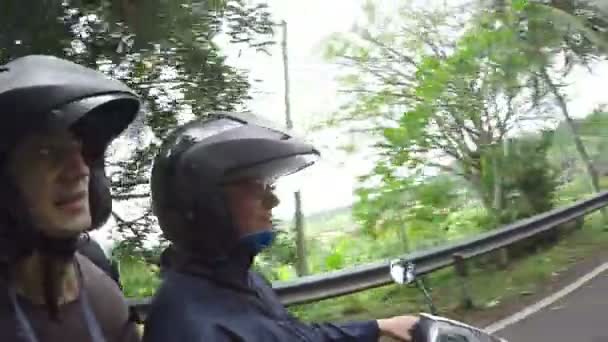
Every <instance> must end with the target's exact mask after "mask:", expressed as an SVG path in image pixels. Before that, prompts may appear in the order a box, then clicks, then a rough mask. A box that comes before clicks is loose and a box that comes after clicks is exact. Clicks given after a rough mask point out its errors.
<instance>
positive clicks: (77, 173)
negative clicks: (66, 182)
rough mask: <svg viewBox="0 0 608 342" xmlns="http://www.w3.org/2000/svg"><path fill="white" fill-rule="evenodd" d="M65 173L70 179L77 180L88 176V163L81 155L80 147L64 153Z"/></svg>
mask: <svg viewBox="0 0 608 342" xmlns="http://www.w3.org/2000/svg"><path fill="white" fill-rule="evenodd" d="M64 165H65V175H66V178H68V179H70V180H78V179H81V178H84V177H88V176H89V171H90V170H89V165H88V164H87V163H86V161H85V159H84V156H83V155H82V149H74V150H72V151H70V153H69V154H68V155H66V159H65V164H64Z"/></svg>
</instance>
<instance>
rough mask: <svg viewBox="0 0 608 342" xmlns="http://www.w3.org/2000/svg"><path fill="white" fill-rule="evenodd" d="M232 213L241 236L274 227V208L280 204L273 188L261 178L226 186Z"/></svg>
mask: <svg viewBox="0 0 608 342" xmlns="http://www.w3.org/2000/svg"><path fill="white" fill-rule="evenodd" d="M226 194H227V196H228V202H229V206H230V210H231V213H232V215H233V217H234V219H235V223H236V225H237V227H238V229H239V233H240V234H241V236H244V235H248V234H251V233H256V232H259V231H263V230H267V229H269V228H270V227H272V209H273V208H274V207H276V206H277V205H278V204H279V199H278V198H277V197H276V196H275V194H274V193H273V188H272V187H271V186H270V185H268V184H266V183H264V182H263V181H259V180H246V181H241V182H238V183H233V184H230V185H227V186H226Z"/></svg>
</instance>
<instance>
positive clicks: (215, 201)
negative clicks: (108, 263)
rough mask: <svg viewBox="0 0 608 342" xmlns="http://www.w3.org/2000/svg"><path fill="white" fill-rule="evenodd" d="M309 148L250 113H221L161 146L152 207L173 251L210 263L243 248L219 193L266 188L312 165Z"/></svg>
mask: <svg viewBox="0 0 608 342" xmlns="http://www.w3.org/2000/svg"><path fill="white" fill-rule="evenodd" d="M319 156H320V153H319V151H318V150H317V149H315V148H314V147H313V146H312V145H310V144H308V143H306V142H304V141H302V140H300V139H298V138H295V137H294V136H293V135H292V134H290V133H288V132H286V131H283V130H280V129H278V128H275V127H274V125H273V124H271V123H269V122H268V121H265V120H263V119H261V118H260V117H259V116H256V115H254V114H252V113H227V112H216V113H211V114H209V115H208V116H206V117H204V118H201V119H197V120H194V121H192V122H189V123H188V124H186V125H183V126H181V127H179V128H177V129H176V130H175V131H173V132H172V133H171V134H170V135H169V137H168V138H167V139H166V140H165V141H164V143H163V145H162V146H161V149H160V151H159V154H158V155H157V157H156V159H155V161H154V166H153V168H152V179H151V192H152V208H153V211H154V213H155V215H156V216H157V218H158V221H159V224H160V228H161V230H162V232H163V235H164V236H165V237H166V238H167V239H168V240H169V241H171V242H172V243H173V245H174V247H175V248H176V250H181V251H186V252H187V253H190V254H194V255H195V256H196V258H198V259H201V260H208V261H212V260H214V259H218V258H222V257H225V256H226V253H229V252H230V251H231V250H232V249H233V248H234V247H236V245H237V243H238V235H237V230H236V227H235V226H234V223H233V221H232V218H231V217H232V215H231V213H230V212H229V208H228V204H227V201H226V198H225V194H224V191H223V189H222V186H223V185H225V184H228V183H231V182H236V181H239V180H244V179H263V180H267V181H269V182H272V181H273V180H276V179H277V178H279V177H282V176H285V175H288V174H291V173H294V172H297V171H299V170H301V169H303V168H306V167H308V166H310V165H312V164H313V163H314V162H315V161H316V160H317V159H318V157H319Z"/></svg>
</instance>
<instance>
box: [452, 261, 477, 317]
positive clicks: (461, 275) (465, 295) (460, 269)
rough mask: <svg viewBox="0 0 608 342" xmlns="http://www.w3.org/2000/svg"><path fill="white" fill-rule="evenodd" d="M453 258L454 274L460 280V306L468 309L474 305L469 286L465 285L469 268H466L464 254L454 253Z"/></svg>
mask: <svg viewBox="0 0 608 342" xmlns="http://www.w3.org/2000/svg"><path fill="white" fill-rule="evenodd" d="M452 259H453V260H454V269H455V270H456V274H457V275H458V279H459V280H460V285H461V289H462V298H461V299H462V307H463V308H465V309H467V310H470V309H472V308H473V307H474V305H473V298H471V294H470V291H469V288H468V286H467V277H468V276H469V270H468V268H467V263H466V259H465V257H464V255H462V254H460V253H454V255H453V256H452Z"/></svg>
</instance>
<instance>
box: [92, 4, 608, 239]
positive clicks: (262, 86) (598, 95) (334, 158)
mask: <svg viewBox="0 0 608 342" xmlns="http://www.w3.org/2000/svg"><path fill="white" fill-rule="evenodd" d="M262 1H263V2H266V3H267V4H268V5H269V8H270V11H271V13H272V14H273V17H274V20H275V21H276V22H278V21H280V20H285V21H286V22H287V27H288V57H289V73H290V101H291V115H292V119H293V122H294V130H295V131H296V132H298V133H300V134H302V135H305V137H306V138H308V140H310V141H311V142H312V143H313V144H315V145H316V146H317V147H318V148H319V149H320V150H321V153H322V158H321V160H320V161H319V162H318V163H317V164H316V165H315V166H313V167H311V168H309V169H308V170H306V171H303V172H301V173H300V174H296V175H294V176H292V177H290V178H288V179H286V180H284V181H282V182H281V183H279V184H278V185H279V186H278V190H277V192H278V195H279V197H280V198H281V204H280V205H279V207H277V208H276V209H275V211H274V214H275V215H276V216H277V217H279V218H282V219H289V218H291V217H292V216H293V212H294V205H293V204H294V201H293V195H292V193H293V191H295V190H298V189H299V190H301V193H302V203H303V211H304V214H305V215H310V214H312V213H315V212H320V211H324V210H329V209H332V208H336V207H343V206H347V205H350V204H351V203H352V202H353V201H354V200H355V197H354V196H353V189H354V188H355V187H356V185H357V176H359V175H363V174H365V173H367V172H368V171H369V170H370V169H371V167H373V161H372V160H370V159H369V158H368V157H369V150H367V151H365V150H364V151H363V152H362V153H361V154H355V155H351V156H346V155H344V154H341V153H337V152H336V145H338V143H339V142H341V141H342V140H340V141H339V139H338V138H339V137H338V136H336V134H335V132H333V131H326V132H319V131H316V132H313V133H312V134H311V132H310V129H309V128H310V127H311V126H312V125H313V124H315V123H317V122H319V120H321V119H323V118H326V117H327V116H328V114H331V113H332V112H333V111H334V110H335V109H337V104H338V102H339V99H340V97H339V96H340V95H339V94H338V88H339V86H338V84H337V82H336V80H335V79H336V76H338V75H339V73H340V69H339V67H337V66H335V65H332V64H331V63H329V62H327V61H325V60H324V59H323V58H322V47H321V45H322V42H323V41H324V39H326V38H327V37H328V36H329V35H331V34H332V33H335V32H348V31H349V30H350V29H351V28H352V26H353V24H354V23H355V21H356V20H357V19H358V18H361V16H362V11H361V7H362V4H363V0H331V1H327V0H289V1H287V0H262ZM416 1H417V2H418V1H419V0H416ZM435 1H439V3H443V0H435ZM454 1H462V0H454ZM607 2H608V1H607ZM383 4H384V3H383ZM386 4H387V5H386V6H389V5H393V6H394V5H395V4H397V2H394V1H387V2H386ZM386 6H385V7H386ZM280 39H281V33H280V30H278V32H277V34H276V40H277V41H280ZM224 51H225V53H226V54H227V56H228V61H227V62H228V63H229V64H231V65H233V66H236V67H240V68H244V69H247V70H249V72H250V78H251V79H252V80H254V79H255V80H260V82H254V84H253V88H252V93H251V95H252V96H253V99H252V100H251V101H249V102H248V103H247V106H248V108H249V109H250V110H252V111H253V112H255V113H257V114H259V115H262V116H264V117H266V118H268V119H270V120H272V121H275V122H276V123H278V124H284V122H285V114H284V113H285V105H284V93H283V91H284V79H283V62H282V56H281V49H280V44H276V45H275V46H274V47H272V48H271V50H270V52H271V55H270V56H268V55H266V54H263V53H256V52H254V51H250V50H242V51H241V50H237V49H235V48H233V47H227V48H226V49H225V50H224ZM605 80H608V66H606V65H605V64H602V65H599V66H598V67H596V68H595V69H594V73H593V74H589V73H588V72H587V71H586V70H584V69H578V70H575V72H574V73H573V75H572V77H571V78H570V80H569V81H570V86H569V87H568V98H569V107H570V110H571V111H572V114H573V116H575V117H582V116H584V115H586V114H587V113H589V112H590V111H591V110H592V109H593V108H594V107H595V106H596V105H597V104H599V103H600V102H601V101H602V100H603V99H604V98H605V95H604V92H605V89H606V81H605ZM111 225H112V223H109V224H108V225H107V227H104V229H102V230H101V231H99V232H96V233H95V234H94V236H95V237H96V238H98V239H100V240H101V241H102V243H103V244H104V245H106V246H107V244H109V241H108V237H107V236H108V230H109V227H110V226H111Z"/></svg>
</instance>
